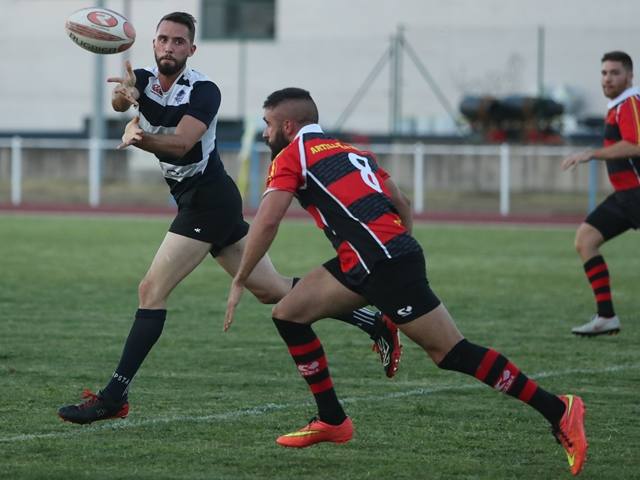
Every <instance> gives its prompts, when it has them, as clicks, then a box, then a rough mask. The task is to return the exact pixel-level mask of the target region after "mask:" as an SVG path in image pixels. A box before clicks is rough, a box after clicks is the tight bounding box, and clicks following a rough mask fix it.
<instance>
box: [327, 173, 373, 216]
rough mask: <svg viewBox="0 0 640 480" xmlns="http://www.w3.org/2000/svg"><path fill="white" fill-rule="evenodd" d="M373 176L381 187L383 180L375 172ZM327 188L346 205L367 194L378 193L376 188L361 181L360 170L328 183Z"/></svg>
mask: <svg viewBox="0 0 640 480" xmlns="http://www.w3.org/2000/svg"><path fill="white" fill-rule="evenodd" d="M374 176H375V178H376V180H377V181H378V186H379V187H380V188H382V185H383V183H384V180H383V179H382V178H380V176H379V175H378V173H377V172H376V173H375V174H374ZM328 188H329V191H330V192H331V194H332V195H333V196H334V197H336V198H339V199H340V201H341V202H342V204H343V205H344V206H346V207H348V206H349V205H351V204H352V203H353V202H355V201H357V200H360V199H361V198H363V197H366V196H367V195H371V194H372V193H378V191H377V190H374V189H373V188H372V187H370V186H369V185H367V184H366V183H365V182H363V181H362V176H361V175H360V170H356V171H354V172H351V173H349V174H347V175H345V176H344V177H342V178H340V179H339V180H337V181H335V182H333V183H332V184H331V185H329V187H328Z"/></svg>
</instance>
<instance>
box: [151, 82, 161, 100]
mask: <svg viewBox="0 0 640 480" xmlns="http://www.w3.org/2000/svg"><path fill="white" fill-rule="evenodd" d="M151 91H152V92H153V93H155V94H156V95H158V96H159V97H162V95H163V93H162V87H161V86H160V85H159V84H158V83H154V84H153V85H151Z"/></svg>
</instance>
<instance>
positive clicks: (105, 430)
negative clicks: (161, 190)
mask: <svg viewBox="0 0 640 480" xmlns="http://www.w3.org/2000/svg"><path fill="white" fill-rule="evenodd" d="M168 223H169V220H168V219H136V218H107V217H104V218H90V217H54V216H50V217H47V216H17V215H15V216H14V215H0V273H1V274H0V282H1V285H0V287H1V288H0V478H2V479H23V478H34V479H36V478H38V479H40V478H46V479H76V478H87V479H88V478H91V479H103V478H104V479H106V478H108V479H153V480H158V479H179V478H185V479H186V478H188V479H303V478H304V479H366V478H375V479H380V478H396V479H399V478H402V479H405V478H406V479H426V478H428V479H441V478H442V479H450V478H456V479H514V478H517V479H557V478H569V477H570V474H569V472H568V468H567V464H566V459H565V457H564V454H563V452H562V449H561V448H560V446H559V445H557V444H556V443H555V441H554V439H553V438H552V436H551V435H550V433H549V429H548V427H547V425H546V423H545V421H544V420H543V418H542V417H541V416H540V415H538V414H537V413H536V412H535V411H534V410H532V409H530V408H528V407H526V406H525V405H523V404H521V403H520V402H518V401H516V400H514V399H512V398H511V397H507V396H505V395H502V394H498V393H496V392H494V391H492V390H491V389H489V388H488V387H486V386H484V385H483V384H480V383H479V382H477V381H476V380H475V379H472V378H470V377H466V376H464V375H461V374H456V373H452V372H445V371H440V370H439V369H437V368H436V367H435V366H434V365H433V364H432V363H431V362H430V361H428V360H427V359H426V356H425V355H424V353H423V352H422V351H420V350H419V349H418V348H417V347H415V346H414V345H409V344H405V353H404V356H403V362H402V364H401V368H400V371H399V373H398V375H397V377H396V378H395V379H393V380H388V379H386V378H385V377H384V375H383V372H382V369H381V367H380V365H379V361H378V358H377V355H376V354H374V353H372V352H371V351H370V341H369V340H368V338H367V337H366V336H365V335H364V334H363V333H362V332H360V331H358V330H356V329H355V328H353V327H349V326H347V325H346V324H343V323H341V322H336V321H332V320H323V321H321V322H319V323H317V324H316V327H315V329H316V331H317V332H318V334H319V336H320V338H321V339H322V341H323V343H324V347H325V350H326V352H327V354H328V357H329V362H330V367H331V371H332V374H333V377H334V382H335V384H336V389H337V392H338V394H339V395H340V396H341V397H342V399H343V400H344V403H345V407H346V410H347V412H348V414H349V415H351V416H352V418H353V420H354V423H355V426H356V436H355V438H354V440H353V441H351V442H349V443H347V444H345V445H339V446H338V445H318V446H315V447H313V448H309V449H305V450H301V451H297V450H295V451H293V450H288V449H283V448H280V447H278V446H277V445H276V444H275V442H274V440H275V438H276V436H277V435H279V434H281V433H283V432H286V431H290V430H293V429H296V428H298V427H300V426H302V425H303V424H304V423H305V422H306V421H307V420H308V419H309V418H310V417H311V416H312V415H313V413H314V409H313V406H312V404H311V402H310V400H311V396H310V394H309V393H308V390H307V386H306V384H305V383H304V381H303V380H302V379H301V378H299V377H298V374H297V373H296V370H295V367H294V365H293V362H292V361H291V359H290V357H289V355H288V353H287V351H286V349H285V347H284V345H283V343H282V341H281V340H280V338H279V337H278V335H277V333H276V331H275V329H274V327H273V325H272V322H271V320H270V308H269V307H267V306H264V305H261V304H259V303H258V302H257V301H256V300H255V299H253V298H252V297H251V296H250V295H246V296H245V297H244V300H243V303H242V304H241V305H240V307H239V311H238V312H237V316H236V321H235V323H234V326H233V328H232V329H231V331H230V332H229V333H227V334H223V333H222V321H223V314H224V308H225V305H226V294H227V289H228V285H229V278H228V277H227V276H226V275H225V274H224V273H223V272H222V270H221V269H220V268H219V267H218V266H217V264H216V263H215V262H213V261H211V260H207V261H206V262H205V263H204V264H203V265H202V266H201V267H199V268H198V269H197V270H196V271H195V272H194V273H193V274H192V276H190V277H189V278H187V279H186V281H185V282H183V284H181V285H180V286H179V287H178V288H177V289H176V291H175V292H174V293H173V296H172V298H171V301H170V305H169V317H168V321H167V323H166V325H165V329H164V333H163V335H162V337H161V338H160V340H159V342H158V343H157V345H156V346H155V348H154V349H153V351H152V352H151V354H150V356H149V358H148V359H147V361H146V363H145V364H144V366H143V368H142V369H141V371H140V373H139V375H138V376H137V377H136V381H135V382H134V385H133V388H132V393H131V396H130V400H131V412H130V415H129V417H128V418H127V419H126V420H119V421H115V422H107V423H99V424H95V425H91V426H85V427H81V426H77V425H72V424H66V423H63V422H61V421H60V420H59V419H58V418H57V416H56V410H57V408H58V407H59V406H60V405H62V404H64V403H70V402H75V401H76V400H78V399H79V395H80V393H81V391H82V389H83V388H84V387H89V388H92V389H97V388H100V387H102V386H103V385H104V383H105V382H106V380H107V378H108V376H109V375H110V373H111V372H112V371H113V369H114V367H115V364H116V363H117V359H118V357H119V355H120V352H121V349H122V345H123V342H124V339H125V337H126V335H127V333H128V330H129V327H130V324H131V321H132V320H131V319H132V315H133V313H134V311H135V309H136V306H137V293H136V290H137V284H138V281H139V280H140V278H141V276H142V275H143V273H144V272H145V270H146V268H147V266H148V264H149V262H150V260H151V258H152V256H153V254H154V252H155V249H156V248H157V247H158V245H159V243H160V241H161V239H162V237H163V235H164V232H165V230H166V228H167V225H168ZM573 234H574V233H573V229H560V228H557V229H543V228H529V227H490V226H487V227H471V226H443V225H420V226H417V227H416V236H417V237H418V238H419V240H420V241H421V243H422V245H423V246H424V247H425V250H426V253H427V264H428V269H429V270H428V271H429V276H430V280H431V283H432V286H433V288H434V290H435V291H436V292H437V293H438V295H439V296H440V297H441V298H442V299H443V300H444V301H445V303H446V304H447V306H448V308H449V310H450V311H451V312H452V314H453V315H454V317H455V318H456V319H457V322H458V325H459V327H460V328H461V330H462V331H463V332H464V333H465V335H466V336H467V337H468V338H469V339H470V340H472V341H475V342H477V343H480V344H484V345H487V346H492V347H494V348H496V349H498V350H500V351H501V352H502V353H504V354H505V355H507V356H508V357H510V359H511V360H512V361H513V362H514V363H516V365H518V366H519V367H520V368H521V369H522V370H523V371H525V372H526V373H527V374H529V375H530V376H532V377H534V378H536V379H537V380H538V381H539V383H540V384H541V385H542V386H543V387H545V388H547V389H549V390H551V391H554V392H557V393H566V392H572V393H576V394H579V395H582V396H583V398H584V400H585V402H586V405H587V433H588V436H589V440H590V445H591V448H590V452H589V459H588V462H587V464H586V467H585V470H584V472H583V474H582V477H583V478H585V479H596V478H597V479H599V480H600V479H631V478H640V454H639V453H638V451H639V447H640V423H639V422H638V418H639V416H640V402H639V400H638V394H639V392H640V348H639V346H640V314H639V313H638V312H639V308H638V307H639V304H638V302H639V300H638V285H639V279H640V275H639V274H638V272H639V271H640V257H639V256H638V255H637V252H638V242H639V237H638V236H637V234H632V233H629V234H626V235H623V236H622V237H620V238H618V239H615V240H613V241H612V242H610V243H609V244H608V245H607V246H606V247H605V249H604V254H605V257H606V259H607V260H608V263H609V268H610V271H611V274H612V280H613V288H614V301H615V302H616V307H617V312H618V314H619V315H620V316H621V318H622V321H623V332H622V333H621V334H620V335H618V336H615V337H605V338H595V339H580V338H574V337H573V336H572V335H571V334H570V333H569V330H570V328H571V327H572V326H574V325H576V324H578V323H582V322H583V321H586V320H587V319H588V317H589V316H590V315H591V313H592V310H593V301H592V297H591V294H590V292H589V289H588V285H587V282H586V280H585V278H584V275H583V273H582V270H581V265H580V262H579V260H578V257H577V255H576V254H575V252H574V251H573V246H572V245H573ZM303 246H306V248H303ZM331 254H332V252H331V250H330V247H329V244H328V242H327V241H326V240H325V239H324V237H323V235H322V234H321V233H320V232H319V231H317V230H316V229H315V228H314V227H313V226H311V225H310V224H309V223H304V222H290V223H286V224H285V225H283V227H282V229H281V232H280V236H279V238H278V240H277V242H276V244H275V245H274V247H273V249H272V252H271V255H272V258H273V260H274V262H275V264H276V266H278V267H279V268H280V270H281V271H282V272H283V273H286V274H300V273H304V272H306V271H308V270H309V269H310V268H312V267H314V266H316V265H317V264H319V263H320V262H322V261H324V260H326V259H327V258H329V256H330V255H331ZM405 340H406V339H405Z"/></svg>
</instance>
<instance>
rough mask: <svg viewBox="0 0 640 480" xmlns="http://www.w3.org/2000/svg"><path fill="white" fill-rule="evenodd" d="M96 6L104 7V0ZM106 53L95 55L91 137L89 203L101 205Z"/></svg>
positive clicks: (100, 0)
mask: <svg viewBox="0 0 640 480" xmlns="http://www.w3.org/2000/svg"><path fill="white" fill-rule="evenodd" d="M96 4H97V5H96V6H97V7H99V8H104V0H98V1H97V2H96ZM103 101H104V55H94V69H93V115H92V116H91V136H90V139H89V205H90V206H92V207H97V206H98V205H100V184H101V177H102V159H103V157H104V152H103V149H102V140H103V138H104V131H105V128H104V108H103Z"/></svg>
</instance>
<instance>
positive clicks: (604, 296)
mask: <svg viewBox="0 0 640 480" xmlns="http://www.w3.org/2000/svg"><path fill="white" fill-rule="evenodd" d="M608 300H611V292H606V293H598V294H596V302H606V301H608Z"/></svg>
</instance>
